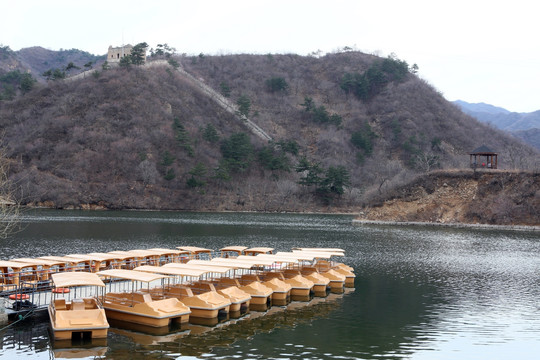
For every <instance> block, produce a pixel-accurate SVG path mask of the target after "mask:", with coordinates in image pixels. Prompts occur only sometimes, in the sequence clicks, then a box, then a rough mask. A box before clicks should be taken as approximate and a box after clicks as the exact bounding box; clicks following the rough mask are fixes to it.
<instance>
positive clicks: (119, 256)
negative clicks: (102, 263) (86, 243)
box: [88, 252, 133, 260]
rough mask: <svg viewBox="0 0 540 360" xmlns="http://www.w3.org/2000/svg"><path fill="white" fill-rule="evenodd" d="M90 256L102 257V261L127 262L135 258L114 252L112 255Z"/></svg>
mask: <svg viewBox="0 0 540 360" xmlns="http://www.w3.org/2000/svg"><path fill="white" fill-rule="evenodd" d="M88 255H92V256H98V257H101V260H125V259H127V258H130V257H133V255H131V254H117V253H114V252H110V253H90V254H88Z"/></svg>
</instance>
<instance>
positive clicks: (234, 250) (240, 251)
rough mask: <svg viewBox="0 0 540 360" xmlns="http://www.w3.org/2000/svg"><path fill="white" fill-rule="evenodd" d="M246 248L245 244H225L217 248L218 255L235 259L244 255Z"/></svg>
mask: <svg viewBox="0 0 540 360" xmlns="http://www.w3.org/2000/svg"><path fill="white" fill-rule="evenodd" d="M246 249H247V247H246V246H226V247H224V248H221V249H219V251H220V257H222V258H232V259H235V258H237V257H238V256H240V255H244V250H246Z"/></svg>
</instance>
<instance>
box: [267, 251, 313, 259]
mask: <svg viewBox="0 0 540 360" xmlns="http://www.w3.org/2000/svg"><path fill="white" fill-rule="evenodd" d="M275 255H276V256H278V257H288V258H292V259H298V260H307V261H313V259H315V255H312V254H308V253H304V252H297V253H293V252H286V251H278V252H277V253H276V254H275Z"/></svg>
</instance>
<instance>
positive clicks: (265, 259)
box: [238, 254, 298, 265]
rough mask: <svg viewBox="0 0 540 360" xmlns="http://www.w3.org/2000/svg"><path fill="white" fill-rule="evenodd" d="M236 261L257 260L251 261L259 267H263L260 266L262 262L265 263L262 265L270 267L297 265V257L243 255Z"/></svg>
mask: <svg viewBox="0 0 540 360" xmlns="http://www.w3.org/2000/svg"><path fill="white" fill-rule="evenodd" d="M238 259H239V260H246V261H250V259H257V260H253V261H256V262H257V263H259V264H261V265H263V264H262V263H263V262H265V264H264V265H266V264H268V265H272V264H274V263H297V262H298V258H297V257H291V256H278V255H276V254H259V255H256V256H251V255H244V256H239V257H238Z"/></svg>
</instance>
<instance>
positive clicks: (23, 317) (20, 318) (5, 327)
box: [0, 309, 35, 332]
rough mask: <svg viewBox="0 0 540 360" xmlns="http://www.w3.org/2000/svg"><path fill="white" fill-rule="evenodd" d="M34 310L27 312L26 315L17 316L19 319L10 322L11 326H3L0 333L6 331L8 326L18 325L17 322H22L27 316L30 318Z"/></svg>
mask: <svg viewBox="0 0 540 360" xmlns="http://www.w3.org/2000/svg"><path fill="white" fill-rule="evenodd" d="M34 310H35V309H32V310H30V311H28V312H27V313H26V314H24V316H23V315H21V314H19V318H18V319H17V320H15V321H14V322H12V323H11V324H9V325H7V326H4V327H3V328H1V329H0V332H1V331H4V330H6V329H7V328H9V327H10V326H12V325H15V324H16V323H18V322H19V321H23V320H24V319H26V318H27V317H28V316H30V315H31V314H32V313H33V312H34Z"/></svg>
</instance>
